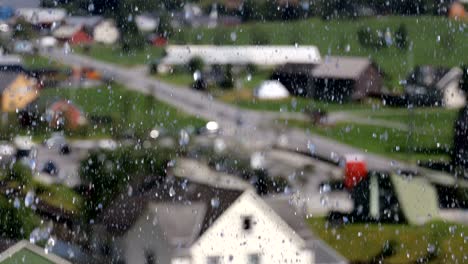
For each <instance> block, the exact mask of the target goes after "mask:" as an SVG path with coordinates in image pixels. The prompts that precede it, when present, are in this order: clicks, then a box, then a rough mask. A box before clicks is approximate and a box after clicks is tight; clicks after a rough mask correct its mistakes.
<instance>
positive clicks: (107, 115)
mask: <svg viewBox="0 0 468 264" xmlns="http://www.w3.org/2000/svg"><path fill="white" fill-rule="evenodd" d="M41 98H42V100H46V101H53V100H55V99H58V98H62V99H68V100H71V101H72V102H73V103H75V104H76V105H77V106H79V107H80V108H81V109H82V110H83V111H84V113H86V116H87V118H88V119H97V120H109V119H110V120H109V121H104V122H100V123H99V122H98V124H90V125H89V126H88V129H87V130H85V131H78V132H76V134H75V136H80V135H81V136H85V137H100V136H119V135H120V134H121V133H123V132H126V131H129V130H131V131H133V132H134V133H135V134H136V135H138V136H144V135H147V133H148V132H149V131H150V130H151V129H152V128H153V127H155V126H158V127H161V128H164V129H166V130H168V131H169V132H177V131H178V130H179V129H181V128H184V127H187V126H194V127H198V126H202V125H203V124H204V123H205V122H204V121H203V120H202V119H199V118H195V117H192V116H189V115H187V114H185V113H183V112H180V111H179V110H177V109H175V108H173V107H170V106H168V105H167V104H165V103H163V102H161V101H158V100H155V99H154V98H152V97H151V96H146V95H143V94H140V93H138V92H134V91H129V90H128V89H126V88H125V87H124V86H122V85H119V84H112V85H109V86H106V85H102V86H99V87H96V88H90V89H76V88H66V89H64V88H59V89H45V90H43V91H42V93H41Z"/></svg>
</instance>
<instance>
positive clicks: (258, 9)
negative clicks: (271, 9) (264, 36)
mask: <svg viewBox="0 0 468 264" xmlns="http://www.w3.org/2000/svg"><path fill="white" fill-rule="evenodd" d="M263 15H264V14H263V12H262V4H261V3H259V1H256V0H245V1H244V4H243V5H242V10H241V17H242V20H243V21H250V20H263V19H264V16H263Z"/></svg>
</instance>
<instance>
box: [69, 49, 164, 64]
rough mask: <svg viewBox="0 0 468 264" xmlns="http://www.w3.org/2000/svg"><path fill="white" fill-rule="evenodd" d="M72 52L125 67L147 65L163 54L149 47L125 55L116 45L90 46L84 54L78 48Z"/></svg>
mask: <svg viewBox="0 0 468 264" xmlns="http://www.w3.org/2000/svg"><path fill="white" fill-rule="evenodd" d="M73 51H74V52H77V53H81V54H85V55H87V56H90V57H93V58H95V59H98V60H102V61H107V62H110V63H116V64H121V65H125V66H134V65H138V64H147V63H148V62H151V61H153V60H154V59H157V58H160V57H162V56H163V54H164V49H163V48H156V47H150V46H146V47H145V48H144V49H142V50H138V51H133V52H130V53H128V54H126V53H123V52H122V49H121V48H120V47H119V46H118V45H115V46H106V45H101V44H96V45H93V46H91V48H90V49H89V52H85V50H84V49H83V47H80V46H75V47H73Z"/></svg>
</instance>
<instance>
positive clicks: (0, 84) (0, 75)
mask: <svg viewBox="0 0 468 264" xmlns="http://www.w3.org/2000/svg"><path fill="white" fill-rule="evenodd" d="M19 75H20V73H18V72H14V71H0V93H3V91H4V90H5V89H6V88H7V87H8V86H10V84H11V83H12V82H13V81H14V80H16V78H18V76H19Z"/></svg>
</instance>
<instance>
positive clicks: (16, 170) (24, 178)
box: [8, 162, 32, 185]
mask: <svg viewBox="0 0 468 264" xmlns="http://www.w3.org/2000/svg"><path fill="white" fill-rule="evenodd" d="M8 178H9V180H11V181H16V182H18V183H19V184H21V185H26V184H29V183H31V181H32V173H31V169H29V168H28V167H26V166H25V165H23V164H21V163H18V162H17V163H15V164H14V165H13V167H12V168H11V170H10V173H9V177H8Z"/></svg>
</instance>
